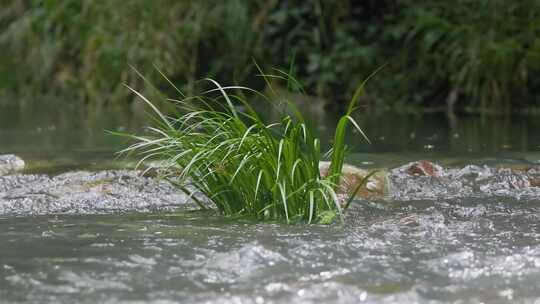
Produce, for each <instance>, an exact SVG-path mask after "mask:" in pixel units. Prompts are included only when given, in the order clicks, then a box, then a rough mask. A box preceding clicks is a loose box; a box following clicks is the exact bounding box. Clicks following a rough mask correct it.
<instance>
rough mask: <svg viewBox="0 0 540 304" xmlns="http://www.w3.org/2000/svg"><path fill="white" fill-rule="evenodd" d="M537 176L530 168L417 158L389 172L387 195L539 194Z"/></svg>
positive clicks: (539, 195)
mask: <svg viewBox="0 0 540 304" xmlns="http://www.w3.org/2000/svg"><path fill="white" fill-rule="evenodd" d="M539 177H540V175H539V174H536V171H534V170H533V169H530V170H528V171H527V170H524V169H521V170H517V169H513V168H493V167H487V166H475V165H469V166H465V167H463V168H461V169H448V168H443V167H441V166H439V165H436V164H433V163H430V162H427V161H419V162H413V163H409V164H406V165H404V166H401V167H398V168H395V169H393V170H391V171H390V173H389V176H388V180H389V185H388V188H389V195H390V197H389V198H392V199H397V200H415V199H439V198H455V197H468V196H475V197H478V196H504V197H516V198H520V197H533V198H538V197H540V187H539V186H540V178H539Z"/></svg>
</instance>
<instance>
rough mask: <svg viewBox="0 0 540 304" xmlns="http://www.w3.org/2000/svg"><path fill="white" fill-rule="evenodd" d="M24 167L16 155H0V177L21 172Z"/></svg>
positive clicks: (22, 161)
mask: <svg viewBox="0 0 540 304" xmlns="http://www.w3.org/2000/svg"><path fill="white" fill-rule="evenodd" d="M24 166H25V163H24V160H22V158H20V157H18V156H17V155H13V154H5V155H0V176H2V175H7V174H12V173H15V172H18V171H22V170H23V169H24Z"/></svg>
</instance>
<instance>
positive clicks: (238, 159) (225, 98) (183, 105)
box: [123, 71, 369, 223]
mask: <svg viewBox="0 0 540 304" xmlns="http://www.w3.org/2000/svg"><path fill="white" fill-rule="evenodd" d="M278 72H279V74H278V75H266V74H265V75H264V76H263V78H264V79H265V80H266V81H267V83H268V85H269V87H270V88H272V85H271V82H270V81H269V80H271V79H284V78H286V79H289V83H290V84H293V83H294V79H292V78H288V75H287V74H286V73H284V72H280V71H278ZM167 80H168V79H167ZM205 81H206V82H207V83H209V84H211V87H210V88H209V89H208V90H206V91H204V92H203V93H202V95H200V96H198V97H185V95H184V94H183V93H182V91H181V90H179V89H178V88H177V87H175V88H177V94H178V95H179V96H181V97H182V98H181V99H180V100H174V99H167V102H168V103H169V106H170V107H169V112H170V111H172V112H174V115H172V116H168V115H166V114H164V112H162V111H160V110H159V109H158V107H157V106H156V103H155V102H154V103H153V102H151V101H150V100H148V99H147V98H146V97H145V96H144V95H142V94H141V93H139V92H138V91H136V90H134V89H133V88H131V87H128V88H129V89H130V90H131V91H132V93H134V94H135V95H136V96H137V97H138V98H140V99H142V100H143V101H144V102H145V103H146V104H147V105H148V106H149V108H151V109H152V112H153V113H154V116H155V119H154V121H155V124H154V126H153V127H149V128H148V134H146V135H144V136H140V135H128V136H129V137H130V138H131V139H133V140H135V143H134V144H133V145H131V146H130V147H128V148H126V149H125V150H124V151H123V152H129V153H136V154H139V155H140V156H141V162H140V163H143V162H148V161H149V160H158V161H161V162H162V163H161V164H162V165H161V172H162V173H163V177H164V178H166V179H168V180H169V181H171V182H172V183H173V184H175V185H176V186H177V187H178V188H179V189H181V190H182V191H184V192H185V193H186V194H188V195H189V196H190V197H191V198H192V199H193V200H194V201H195V202H196V203H197V204H198V206H199V207H200V208H201V209H207V208H208V204H207V203H206V202H204V201H201V200H199V199H198V198H197V195H199V194H202V195H204V200H208V201H209V202H210V203H211V204H212V207H215V209H217V210H218V211H219V212H220V213H221V214H224V215H227V216H232V215H235V216H236V215H241V216H248V217H251V218H255V219H259V220H274V221H276V220H277V221H285V222H287V223H296V222H307V223H315V222H317V223H331V222H332V221H333V219H334V218H335V217H337V216H338V217H339V218H340V219H341V220H343V213H344V210H345V209H347V207H348V206H349V204H350V202H351V201H352V199H353V198H354V196H355V195H356V192H357V191H358V190H359V189H360V187H361V186H362V185H363V182H360V183H359V185H358V186H357V188H356V189H349V190H348V191H350V193H342V188H341V187H339V183H340V179H341V172H342V168H343V165H344V159H345V152H346V151H345V150H346V147H345V141H344V139H345V134H346V129H347V128H348V126H349V125H352V126H353V127H355V128H356V131H358V132H360V133H361V134H362V135H364V133H363V132H362V130H361V129H360V127H359V126H358V124H357V123H356V121H355V120H354V119H353V118H352V117H351V114H352V112H353V110H354V109H355V106H356V104H357V102H358V99H359V97H360V95H361V94H362V90H363V87H364V84H362V85H361V86H360V87H359V89H358V90H357V91H356V93H355V95H354V97H353V98H352V100H351V101H350V103H349V105H348V110H347V112H346V114H345V115H344V116H342V118H341V120H340V121H339V123H338V125H337V127H336V130H335V137H334V141H333V145H332V147H331V149H330V151H329V152H328V153H326V154H324V155H323V153H321V142H320V140H319V138H317V136H316V135H315V134H314V133H313V132H312V131H311V128H310V126H309V124H308V123H307V122H306V120H305V119H304V117H303V116H302V114H301V112H300V111H299V110H298V109H297V108H296V106H295V104H294V103H293V102H292V101H290V100H288V99H287V98H285V97H283V96H278V95H276V94H275V91H273V90H271V92H272V95H270V96H267V95H265V94H262V93H260V92H257V91H255V90H252V89H250V88H247V87H240V86H229V87H222V86H221V85H220V84H219V83H218V82H216V81H215V80H212V79H206V80H205ZM169 84H171V85H172V86H173V87H174V85H173V84H172V82H170V81H169ZM246 96H252V97H257V98H258V99H259V100H262V102H265V103H267V106H268V108H273V109H274V110H275V111H283V112H281V113H282V114H281V117H280V119H278V120H277V121H271V122H264V120H263V118H261V117H260V116H259V114H257V112H256V111H255V110H254V109H253V108H252V106H251V105H250V103H249V102H248V100H247V97H246ZM277 102H279V103H282V104H283V105H284V107H283V106H280V105H278V104H277ZM239 107H240V108H241V109H242V110H238V108H239ZM171 109H172V110H171ZM165 113H166V112H165ZM364 137H365V135H364ZM366 140H367V137H366ZM324 159H330V160H331V164H330V167H329V169H328V172H327V173H326V174H325V175H321V173H320V170H319V163H320V161H321V160H324ZM366 178H369V176H368V177H366ZM338 193H339V194H338Z"/></svg>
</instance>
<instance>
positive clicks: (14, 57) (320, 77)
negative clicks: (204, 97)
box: [0, 0, 540, 112]
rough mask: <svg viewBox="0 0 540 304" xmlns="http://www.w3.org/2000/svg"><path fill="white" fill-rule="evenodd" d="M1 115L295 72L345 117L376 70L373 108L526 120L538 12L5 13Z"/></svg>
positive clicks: (306, 8) (519, 8) (116, 3)
mask: <svg viewBox="0 0 540 304" xmlns="http://www.w3.org/2000/svg"><path fill="white" fill-rule="evenodd" d="M0 6H1V9H0V49H1V50H2V53H1V54H2V55H1V56H0V90H1V92H2V95H4V96H10V98H5V97H4V98H2V101H0V102H3V103H7V102H10V103H19V104H21V105H24V104H31V103H32V102H35V100H36V99H39V96H42V95H48V96H50V95H53V96H57V97H59V98H61V99H62V100H65V102H66V103H84V104H86V105H90V106H92V107H102V106H107V107H108V106H110V105H115V106H120V107H122V106H124V105H125V104H129V103H130V102H131V101H132V99H133V98H132V97H131V96H130V94H129V92H128V91H127V90H126V89H125V88H124V87H123V85H122V84H123V83H127V84H129V85H131V86H133V87H134V88H136V89H139V90H145V88H147V87H145V86H144V84H143V80H142V79H141V77H139V76H138V75H137V74H136V73H135V72H134V71H133V70H131V69H130V67H129V66H130V65H132V66H134V67H136V68H137V69H138V70H139V71H141V73H142V74H144V75H145V76H146V77H147V78H148V79H149V80H151V81H152V82H153V83H155V84H156V85H158V86H160V87H162V88H163V89H164V90H165V91H168V90H169V89H170V86H168V85H167V84H166V83H165V82H164V81H163V79H162V77H161V76H160V75H159V73H158V72H157V71H156V69H155V68H154V67H153V65H156V66H157V67H159V68H160V69H161V70H163V71H164V73H166V74H167V75H168V76H169V77H170V78H171V79H172V80H174V82H175V83H176V84H178V86H179V87H181V88H182V90H184V91H187V92H188V93H195V92H196V87H197V86H196V85H195V82H196V80H197V79H200V78H202V77H206V76H211V77H214V78H216V79H218V80H220V81H222V82H224V83H242V84H249V85H252V86H255V87H258V88H261V87H262V83H261V82H260V80H258V79H257V78H256V77H254V75H255V74H256V72H257V71H256V69H255V67H254V64H253V60H255V61H256V62H257V63H258V64H260V65H261V66H263V67H264V68H265V69H268V68H271V67H275V68H282V69H285V70H288V71H289V67H290V66H291V62H294V71H293V75H294V76H295V77H296V78H298V80H299V81H300V82H301V83H302V84H303V86H304V87H305V89H306V91H307V93H308V94H310V95H317V96H319V97H323V98H324V99H325V100H326V101H327V102H328V103H330V104H333V105H335V104H343V103H344V101H345V100H346V99H347V98H348V97H349V96H350V95H351V93H352V91H353V90H354V88H355V87H356V86H357V85H358V83H359V82H360V81H361V80H362V79H364V78H365V77H366V76H367V75H369V74H370V73H371V72H372V71H373V70H375V69H376V68H377V67H380V66H381V65H383V64H387V66H386V68H385V69H383V71H382V72H380V73H379V75H377V77H376V78H375V79H374V80H372V81H371V82H370V83H369V84H368V87H367V95H366V98H364V102H365V103H366V105H367V106H368V107H369V108H375V109H394V110H399V111H404V110H408V111H422V110H423V109H426V108H430V109H441V108H446V107H447V106H448V105H450V106H452V105H454V104H455V107H456V108H457V110H459V111H461V110H467V111H482V112H493V111H496V112H500V111H523V110H524V109H529V108H531V107H537V106H538V105H540V98H539V95H540V77H538V75H539V71H540V1H539V0H520V1H507V0H457V1H436V0H422V1H412V0H409V1H408V0H401V1H400V0H366V1H277V0H256V1H242V0H228V1H217V0H207V1H189V0H185V1H173V0H159V1H154V0H131V1H120V0H109V1H99V0H98V1H90V0H82V1H81V0H0Z"/></svg>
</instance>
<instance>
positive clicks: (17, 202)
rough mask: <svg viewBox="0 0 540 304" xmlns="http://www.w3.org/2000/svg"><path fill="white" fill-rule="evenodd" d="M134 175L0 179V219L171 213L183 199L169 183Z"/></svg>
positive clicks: (110, 173)
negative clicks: (13, 216)
mask: <svg viewBox="0 0 540 304" xmlns="http://www.w3.org/2000/svg"><path fill="white" fill-rule="evenodd" d="M139 173H140V172H138V171H127V170H111V171H99V172H86V171H77V172H69V173H65V174H61V175H58V176H55V177H49V176H47V175H10V176H3V177H0V215H1V214H17V215H38V214H50V213H82V214H84V213H110V212H118V211H146V210H156V209H171V208H176V207H179V206H182V205H186V203H187V202H188V201H189V200H188V198H187V196H186V195H184V194H183V193H182V192H180V191H178V190H177V189H176V188H175V187H174V186H172V185H171V184H170V183H169V182H167V181H163V180H158V179H155V178H150V177H142V176H140V175H139Z"/></svg>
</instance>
